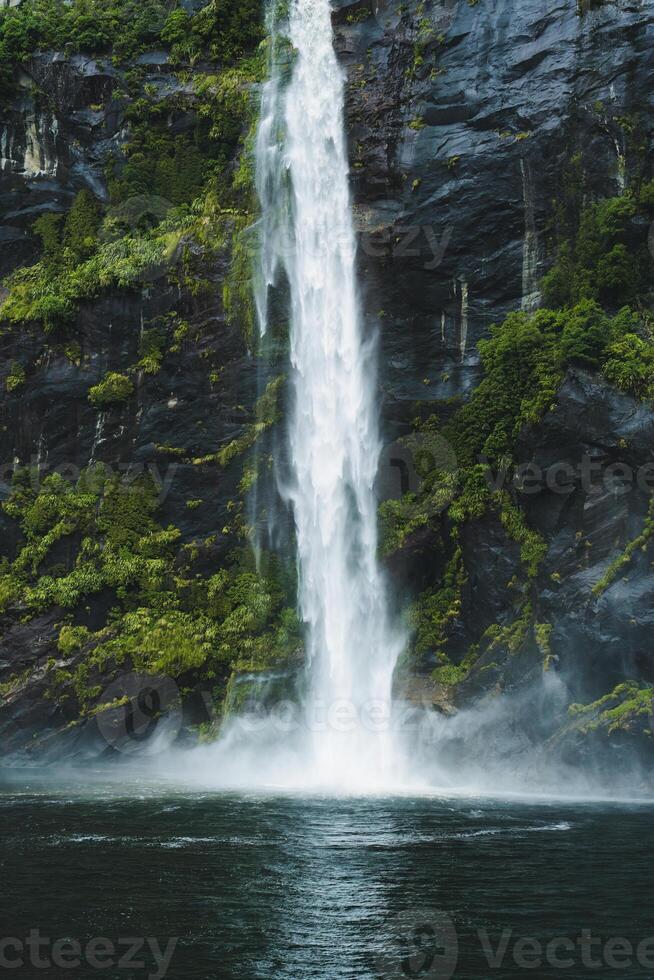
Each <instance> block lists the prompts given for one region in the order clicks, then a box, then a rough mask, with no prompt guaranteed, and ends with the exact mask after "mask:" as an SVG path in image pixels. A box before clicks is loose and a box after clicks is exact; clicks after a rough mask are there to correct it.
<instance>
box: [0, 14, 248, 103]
mask: <svg viewBox="0 0 654 980" xmlns="http://www.w3.org/2000/svg"><path fill="white" fill-rule="evenodd" d="M262 38H263V28H262V24H261V9H260V4H259V3H258V2H256V0H245V2H237V0H209V2H208V3H207V4H206V5H205V6H204V7H202V9H200V10H199V11H198V12H197V13H196V14H194V15H191V14H189V13H187V12H186V10H185V9H184V8H183V7H181V6H179V7H176V8H175V9H172V10H171V3H170V0H23V2H22V3H21V4H20V5H19V6H17V7H10V8H7V9H3V10H2V11H1V12H0V93H1V94H3V95H7V94H8V93H11V92H12V91H13V88H14V85H15V77H16V68H17V67H18V66H19V65H21V64H25V63H26V62H28V61H29V59H30V58H31V57H32V56H33V54H34V52H36V51H46V50H57V51H65V52H67V53H68V54H74V53H76V52H80V51H83V52H87V53H93V54H104V55H110V56H111V57H112V58H113V60H114V61H115V62H116V63H118V64H121V63H123V62H125V61H128V60H130V59H134V58H136V57H137V56H138V55H139V54H142V53H143V52H145V51H147V50H149V49H152V48H158V47H164V48H168V49H169V50H170V54H171V57H172V59H173V61H175V62H177V63H179V64H189V63H193V62H194V61H195V60H197V59H198V58H199V57H200V56H202V57H203V58H212V59H214V60H215V61H218V62H220V63H221V64H227V65H228V64H233V63H234V62H235V61H236V60H238V59H239V58H241V57H242V56H243V55H244V54H245V53H246V52H248V51H250V50H251V49H252V48H253V47H255V46H256V45H257V44H258V43H259V41H261V40H262Z"/></svg>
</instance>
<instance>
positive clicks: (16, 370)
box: [5, 361, 26, 392]
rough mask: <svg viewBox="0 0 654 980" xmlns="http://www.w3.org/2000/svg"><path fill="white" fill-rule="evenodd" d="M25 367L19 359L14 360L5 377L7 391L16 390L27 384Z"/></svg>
mask: <svg viewBox="0 0 654 980" xmlns="http://www.w3.org/2000/svg"><path fill="white" fill-rule="evenodd" d="M25 379H26V375H25V368H24V367H23V365H22V364H19V363H18V362H17V361H12V363H11V366H10V368H9V374H8V375H7V377H6V378H5V388H6V389H7V391H9V392H11V391H16V389H17V388H20V387H22V385H24V384H25Z"/></svg>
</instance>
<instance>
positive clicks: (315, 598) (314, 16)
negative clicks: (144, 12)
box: [257, 0, 402, 786]
mask: <svg viewBox="0 0 654 980" xmlns="http://www.w3.org/2000/svg"><path fill="white" fill-rule="evenodd" d="M288 41H290V45H291V46H292V49H293V55H292V57H291V59H290V60H291V66H292V68H291V77H290V80H289V81H288V82H287V84H284V79H283V77H282V76H283V69H282V67H281V66H280V60H281V59H280V57H279V52H280V51H283V50H284V41H283V40H282V39H281V38H280V35H279V34H275V31H274V26H273V45H275V48H276V54H275V53H274V54H273V61H276V67H274V70H273V74H272V78H271V80H270V82H269V83H268V84H267V86H266V89H265V92H264V99H263V107H262V117H261V123H260V127H259V137H258V143H257V185H258V191H259V196H260V199H261V205H262V212H263V215H262V229H263V234H262V267H261V284H260V289H259V295H258V297H257V308H258V311H259V318H260V326H261V329H262V332H264V333H265V331H266V328H267V307H268V302H267V296H268V289H269V287H270V286H272V285H274V284H275V281H276V279H277V274H278V271H279V270H280V269H284V271H285V273H286V277H287V280H288V284H289V288H290V306H291V310H290V319H291V368H292V384H293V408H292V412H291V419H290V425H289V449H290V461H291V468H292V479H291V483H290V486H288V487H287V488H285V493H286V494H287V496H288V499H289V500H290V503H291V505H292V509H293V514H294V519H295V527H296V537H297V553H298V566H299V580H300V585H299V606H300V614H301V617H302V619H303V620H304V622H305V623H306V625H307V636H308V656H309V672H310V673H309V692H308V698H307V712H308V713H309V714H310V715H311V718H310V719H309V723H308V724H307V732H308V735H307V738H308V739H309V740H310V742H311V744H310V746H309V749H310V751H309V753H308V763H309V765H310V767H311V776H310V777H309V779H310V781H311V782H319V783H322V784H326V785H347V786H362V785H371V784H380V785H381V784H386V783H388V782H389V781H392V780H393V778H394V771H395V763H394V760H393V740H392V738H391V734H390V709H391V686H392V677H393V670H394V667H395V663H396V661H397V657H398V655H399V652H400V650H401V646H402V639H401V637H398V636H396V635H393V633H392V631H391V629H390V626H389V623H388V615H387V608H386V597H385V593H384V585H383V581H382V576H381V574H380V570H379V567H378V564H377V557H376V553H377V527H376V525H377V517H376V500H375V495H374V482H375V478H376V473H377V467H378V461H379V451H380V443H379V434H378V428H377V418H376V410H375V405H374V388H375V370H374V362H373V358H372V356H371V355H372V352H371V349H370V347H369V346H368V345H366V344H365V343H364V340H363V338H362V331H361V322H360V314H359V308H358V302H357V290H356V282H355V252H356V248H355V238H354V230H353V224H352V215H351V207H350V198H349V189H348V164H347V154H346V146H345V137H344V105H343V103H344V81H343V76H342V73H341V70H340V67H339V65H338V62H337V59H336V55H335V52H334V48H333V43H332V25H331V11H330V6H329V0H293V3H292V6H291V10H290V16H289V24H288Z"/></svg>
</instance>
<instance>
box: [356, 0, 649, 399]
mask: <svg viewBox="0 0 654 980" xmlns="http://www.w3.org/2000/svg"><path fill="white" fill-rule="evenodd" d="M339 6H340V5H339ZM375 9H377V7H375ZM395 10H396V8H395V6H394V5H390V4H382V5H381V9H379V11H378V13H377V14H376V15H370V16H368V17H364V15H363V14H362V13H361V6H360V5H358V4H354V5H350V6H345V7H340V9H339V13H338V15H337V24H338V27H337V31H338V36H339V46H340V50H341V54H342V60H343V63H344V64H345V66H346V69H347V74H348V83H349V84H348V98H347V117H348V133H349V137H350V152H351V160H352V183H353V193H354V199H355V204H356V206H357V212H358V217H359V222H360V226H361V228H362V254H361V266H362V271H363V285H364V290H365V294H366V299H367V310H368V312H369V314H370V316H371V319H376V318H377V317H379V315H380V311H383V314H384V315H383V316H382V317H381V320H380V323H381V329H382V338H383V352H384V356H383V358H382V364H383V380H384V383H385V392H386V395H387V401H388V403H389V407H388V411H389V412H392V414H393V415H395V413H396V412H397V411H398V410H399V406H398V405H397V403H398V402H399V403H400V405H401V404H402V403H404V402H407V401H411V400H419V399H420V400H422V399H433V398H443V397H445V398H446V397H451V396H453V395H455V394H459V393H461V392H465V391H466V390H467V388H468V386H469V385H470V383H471V380H472V379H471V377H470V375H471V373H472V375H473V376H474V365H475V363H476V351H475V345H476V343H477V341H478V340H479V338H480V337H483V336H484V335H485V334H486V332H487V331H488V328H489V326H490V325H491V324H492V323H494V322H497V321H499V320H501V319H502V318H503V316H504V315H505V314H506V313H507V312H508V311H509V310H514V309H519V308H520V307H521V306H522V307H523V308H526V309H533V308H534V307H535V306H536V305H537V304H538V301H539V284H540V278H541V276H542V274H543V272H544V271H545V269H546V267H547V265H546V263H547V259H548V243H549V239H550V238H551V236H552V232H553V231H554V229H553V227H552V219H553V202H554V201H555V200H556V199H557V198H558V197H559V196H560V193H561V189H562V180H563V174H564V173H565V167H566V163H567V162H568V161H569V160H570V158H572V157H574V156H575V154H581V156H582V160H583V169H584V174H585V180H586V188H585V189H586V191H587V193H588V195H589V197H592V196H598V197H601V196H610V195H612V194H617V193H619V192H620V190H621V189H622V188H623V187H624V179H625V176H624V175H625V172H628V171H629V170H630V169H631V168H633V167H636V168H638V167H639V166H641V165H642V161H640V160H638V159H636V158H637V157H638V155H639V153H641V154H642V150H640V151H639V150H638V149H636V148H635V147H634V142H635V141H632V140H630V138H629V127H630V122H629V119H630V117H632V116H637V117H640V118H641V119H643V117H644V116H645V115H646V114H647V112H648V111H649V109H648V107H649V106H650V98H651V96H650V93H651V91H652V85H653V83H654V57H653V54H652V46H651V36H652V29H653V27H654V13H653V11H652V7H651V4H649V3H647V2H633V0H632V2H616V3H612V2H611V3H610V2H606V3H602V4H599V5H593V8H592V9H589V10H588V11H587V12H585V13H583V15H580V8H579V7H578V5H577V3H576V0H560V2H556V3H553V4H545V5H544V4H542V3H540V2H538V0H501V2H493V3H491V2H486V0H480V2H479V3H476V4H472V5H471V4H469V3H468V2H466V0H452V2H446V3H432V4H421V5H420V6H418V5H417V4H415V3H409V4H405V5H404V8H403V13H402V14H401V16H400V15H398V14H397V13H396V12H395ZM348 21H350V23H348ZM647 146H648V148H650V146H651V144H650V142H649V139H648V140H647Z"/></svg>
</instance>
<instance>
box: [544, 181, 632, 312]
mask: <svg viewBox="0 0 654 980" xmlns="http://www.w3.org/2000/svg"><path fill="white" fill-rule="evenodd" d="M639 207H641V208H642V207H643V205H641V204H640V202H639V201H638V199H637V198H635V197H634V196H633V195H632V194H631V193H630V192H628V193H626V194H623V195H622V196H621V197H614V198H607V199H606V200H603V201H599V202H598V203H596V204H592V205H589V206H587V207H584V208H582V210H581V213H580V217H579V223H578V227H577V228H576V230H574V231H573V232H572V234H571V235H570V237H568V238H564V239H563V240H562V241H561V242H560V244H559V249H558V256H557V260H556V262H555V263H554V265H553V267H552V268H551V270H550V271H549V272H548V273H547V275H546V276H545V277H544V279H543V294H544V297H545V301H546V303H547V304H548V305H550V306H553V307H563V306H573V305H575V304H576V303H579V302H581V301H583V300H588V299H592V300H598V301H601V302H602V303H604V304H608V305H613V306H616V305H617V306H619V305H622V304H624V303H633V302H635V301H636V299H637V297H638V295H639V294H640V293H641V292H643V291H644V290H645V289H646V288H647V284H648V279H649V276H648V265H649V256H648V254H647V247H646V242H644V241H641V242H640V243H639V242H638V239H637V238H634V235H633V232H632V227H631V222H632V219H633V218H634V217H635V216H636V214H637V213H638V210H639Z"/></svg>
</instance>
